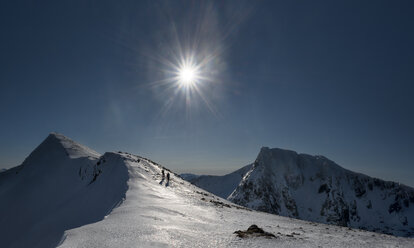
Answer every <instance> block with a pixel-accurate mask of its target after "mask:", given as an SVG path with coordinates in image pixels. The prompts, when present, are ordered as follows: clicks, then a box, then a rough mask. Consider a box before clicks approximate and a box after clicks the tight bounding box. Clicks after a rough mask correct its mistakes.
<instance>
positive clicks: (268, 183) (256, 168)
mask: <svg viewBox="0 0 414 248" xmlns="http://www.w3.org/2000/svg"><path fill="white" fill-rule="evenodd" d="M186 179H187V180H188V181H190V182H192V183H193V184H194V185H196V186H198V187H200V188H203V189H205V190H207V191H209V192H211V193H213V194H216V195H218V196H220V197H223V198H226V199H228V200H229V201H231V202H233V203H236V204H239V205H242V206H245V207H248V208H251V209H255V210H260V211H264V212H268V213H274V214H279V215H282V216H288V217H292V218H297V219H302V220H307V221H313V222H320V223H329V224H334V225H340V226H348V227H353V228H359V229H365V230H370V231H375V232H381V233H388V234H393V235H398V236H407V237H413V236H414V189H413V188H410V187H408V186H404V185H400V184H398V183H394V182H387V181H383V180H380V179H376V178H371V177H369V176H366V175H363V174H359V173H355V172H352V171H349V170H346V169H344V168H342V167H340V166H338V165H337V164H335V163H334V162H332V161H330V160H329V159H327V158H325V157H322V156H310V155H306V154H297V153H296V152H293V151H288V150H282V149H269V148H262V149H261V151H260V153H259V155H258V157H257V159H256V161H255V162H254V163H253V164H250V165H247V166H245V167H243V168H241V169H239V170H237V171H235V172H233V173H230V174H228V175H225V176H196V175H192V176H191V177H190V178H189V177H188V176H187V177H186Z"/></svg>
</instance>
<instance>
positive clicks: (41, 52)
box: [0, 0, 414, 186]
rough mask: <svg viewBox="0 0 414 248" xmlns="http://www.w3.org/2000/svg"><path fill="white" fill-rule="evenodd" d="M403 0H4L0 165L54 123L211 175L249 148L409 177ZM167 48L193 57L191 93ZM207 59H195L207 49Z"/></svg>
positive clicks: (411, 59) (411, 58) (93, 141)
mask: <svg viewBox="0 0 414 248" xmlns="http://www.w3.org/2000/svg"><path fill="white" fill-rule="evenodd" d="M413 11H414V2H413V1H273V0H272V1H257V2H253V1H246V2H242V1H208V2H203V1H132V0H131V1H84V0H82V1H3V2H1V3H0V32H1V39H0V54H1V56H0V167H3V168H9V167H12V166H16V165H18V164H20V163H21V162H22V161H23V159H24V158H25V157H26V156H27V155H28V154H29V153H30V152H31V151H32V150H33V149H34V148H35V147H36V146H37V145H38V144H39V143H40V142H41V141H42V140H43V139H44V138H45V137H46V136H47V135H48V133H50V132H52V131H56V132H59V133H62V134H64V135H66V136H68V137H70V138H72V139H74V140H76V141H78V142H80V143H82V144H85V145H87V146H90V147H92V148H94V149H96V150H97V151H99V152H105V151H114V150H123V151H128V152H131V153H134V154H138V155H143V156H147V157H149V158H151V159H153V160H155V161H158V162H160V163H162V164H163V165H165V166H167V167H169V168H171V169H173V170H176V171H178V172H195V173H210V174H222V173H225V172H229V171H231V170H233V169H236V168H239V167H241V166H244V165H246V164H248V163H250V162H252V161H254V159H255V158H256V156H257V153H258V152H259V150H260V147H262V146H269V147H280V148H286V149H291V150H295V151H297V152H300V153H308V154H313V155H315V154H320V155H324V156H326V157H328V158H330V159H332V160H333V161H335V162H337V163H338V164H340V165H341V166H343V167H345V168H348V169H351V170H354V171H358V172H363V173H366V174H368V175H371V176H375V177H381V178H384V179H388V180H394V181H399V182H402V183H405V184H408V185H411V186H414V182H413V180H412V178H414V168H413V167H414V163H413V159H412V156H413V152H414V150H413V149H414V130H413V127H414V101H413V96H414V84H413V83H414V49H413V44H414V31H413V30H414V15H413ZM180 52H182V53H184V54H187V53H191V54H193V55H194V56H195V58H196V61H198V62H200V61H205V60H207V62H206V63H205V65H204V67H203V73H204V74H203V76H205V78H204V79H203V80H199V82H198V86H197V87H198V89H199V92H198V93H197V92H195V91H194V90H193V91H191V92H190V93H191V94H190V96H191V101H188V99H187V100H186V97H187V96H188V95H187V93H186V92H185V91H184V90H182V89H181V90H180V89H178V88H177V85H176V83H175V82H173V81H172V80H167V81H165V80H166V79H169V78H171V72H168V71H171V68H172V67H171V65H176V64H177V61H176V60H175V59H176V57H177V54H180ZM206 58H208V59H206Z"/></svg>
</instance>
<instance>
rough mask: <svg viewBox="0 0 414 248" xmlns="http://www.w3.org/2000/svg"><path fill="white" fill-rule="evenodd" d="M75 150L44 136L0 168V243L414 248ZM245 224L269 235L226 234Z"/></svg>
mask: <svg viewBox="0 0 414 248" xmlns="http://www.w3.org/2000/svg"><path fill="white" fill-rule="evenodd" d="M80 147H81V146H78V144H76V143H75V142H73V141H70V140H69V139H67V138H65V137H63V136H61V135H57V134H51V135H50V136H49V137H48V138H47V139H46V140H45V141H44V142H43V143H42V144H41V145H40V146H39V147H38V148H37V149H36V150H35V151H34V152H33V153H32V154H31V155H30V156H29V158H30V159H29V158H28V159H27V160H26V161H25V162H24V163H23V165H22V166H19V167H16V168H14V169H11V170H8V171H6V172H4V173H1V174H0V189H1V192H0V197H1V198H0V199H2V204H1V211H0V213H2V215H1V217H0V233H1V234H2V236H1V239H0V246H1V247H56V246H59V247H92V248H94V247H414V245H413V244H414V243H413V239H410V238H401V237H394V236H390V235H385V234H376V233H371V232H366V231H361V230H354V229H350V228H345V227H339V226H331V225H325V224H317V223H311V222H305V221H301V220H296V219H291V218H287V217H281V216H277V215H272V214H267V213H263V212H256V211H251V210H248V209H245V208H243V207H240V206H238V205H235V204H233V203H230V202H228V201H226V200H224V199H221V198H219V197H217V196H214V195H212V194H210V193H207V192H205V191H204V190H202V189H199V188H197V187H196V186H194V185H192V184H190V183H188V182H186V181H184V180H182V179H181V178H180V177H179V176H178V175H175V174H174V173H172V172H170V173H171V180H170V182H166V181H165V180H163V179H162V178H161V175H160V174H161V170H162V169H164V170H166V172H168V170H167V169H165V168H163V167H162V166H160V165H158V164H156V163H154V162H152V161H151V160H149V159H145V158H142V157H139V156H135V155H131V154H128V153H105V154H104V155H103V156H100V157H99V158H98V157H97V155H98V154H97V153H95V152H92V151H91V150H89V149H80ZM75 148H77V149H75ZM78 148H79V149H78ZM68 150H69V151H68ZM76 150H77V151H78V152H74V153H71V152H70V151H76ZM81 154H82V155H81ZM26 180H27V181H26ZM3 200H4V201H3ZM4 203H6V204H4ZM251 224H256V225H258V226H259V227H262V228H264V229H265V231H268V232H271V233H274V234H275V235H276V238H273V239H266V238H251V239H241V238H238V237H237V236H236V235H235V234H234V233H233V232H234V231H236V230H245V229H247V228H248V227H249V226H250V225H251Z"/></svg>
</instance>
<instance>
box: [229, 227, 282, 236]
mask: <svg viewBox="0 0 414 248" xmlns="http://www.w3.org/2000/svg"><path fill="white" fill-rule="evenodd" d="M234 233H235V234H237V236H238V237H240V238H252V237H265V238H276V236H275V235H274V234H272V233H268V232H265V231H263V229H262V228H260V227H258V226H256V225H251V226H250V227H249V228H247V230H246V231H241V230H238V231H235V232H234Z"/></svg>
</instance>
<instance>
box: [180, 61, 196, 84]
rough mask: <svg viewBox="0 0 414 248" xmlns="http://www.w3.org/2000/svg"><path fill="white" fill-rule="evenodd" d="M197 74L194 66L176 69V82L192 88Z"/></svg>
mask: <svg viewBox="0 0 414 248" xmlns="http://www.w3.org/2000/svg"><path fill="white" fill-rule="evenodd" d="M198 74H199V73H198V71H197V69H196V67H195V66H191V65H184V66H182V67H180V68H179V69H178V81H179V83H180V85H182V86H192V85H194V84H195V83H196V81H197V79H198V77H199V75H198Z"/></svg>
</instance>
